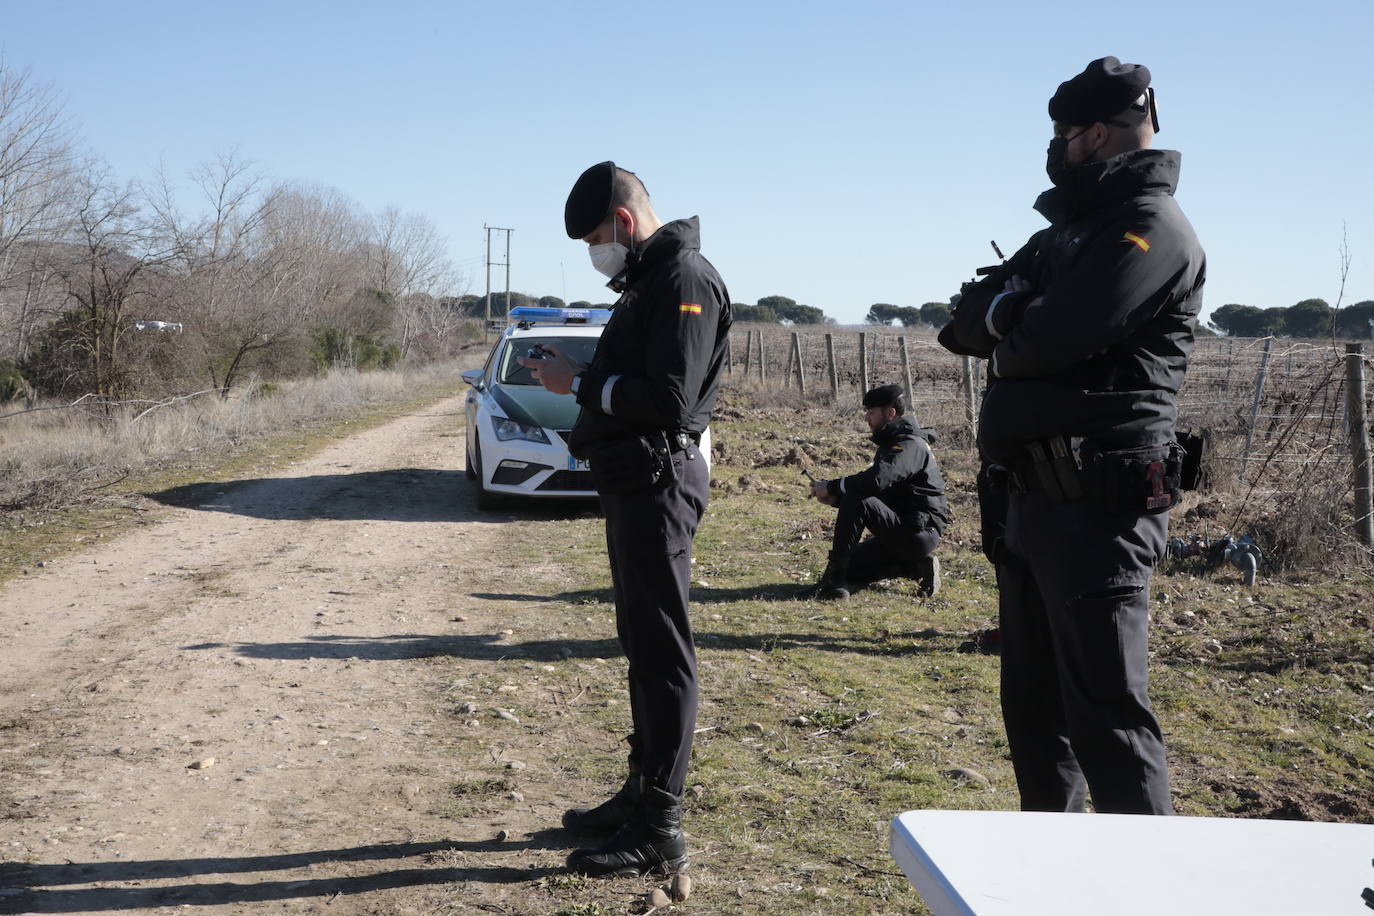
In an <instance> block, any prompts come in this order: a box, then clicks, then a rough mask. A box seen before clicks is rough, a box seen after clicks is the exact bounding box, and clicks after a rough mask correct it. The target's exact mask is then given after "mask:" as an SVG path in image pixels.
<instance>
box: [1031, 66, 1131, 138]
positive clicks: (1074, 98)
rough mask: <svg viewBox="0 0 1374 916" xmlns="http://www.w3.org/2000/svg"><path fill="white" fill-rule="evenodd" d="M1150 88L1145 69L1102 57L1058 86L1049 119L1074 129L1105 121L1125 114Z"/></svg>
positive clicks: (1051, 104) (1052, 100) (1051, 100)
mask: <svg viewBox="0 0 1374 916" xmlns="http://www.w3.org/2000/svg"><path fill="white" fill-rule="evenodd" d="M1149 86H1150V71H1149V69H1148V68H1147V67H1143V66H1141V65H1140V64H1123V63H1122V62H1121V61H1119V60H1117V59H1116V58H1115V57H1103V58H1100V59H1098V60H1095V61H1093V62H1092V63H1090V64H1088V66H1087V67H1085V68H1084V69H1083V72H1082V73H1080V74H1078V75H1077V76H1075V77H1074V78H1073V79H1071V80H1066V81H1064V82H1062V83H1060V84H1059V90H1058V91H1057V92H1055V94H1054V96H1053V97H1052V98H1051V99H1050V119H1051V120H1053V121H1056V122H1058V123H1060V124H1072V125H1074V126H1076V127H1081V126H1083V125H1085V124H1096V123H1097V122H1098V121H1107V120H1109V119H1111V118H1113V117H1115V116H1116V115H1119V114H1120V113H1121V112H1123V111H1125V110H1126V108H1128V107H1129V106H1130V105H1131V104H1132V103H1133V102H1135V101H1136V99H1139V98H1140V97H1141V96H1142V95H1144V93H1145V90H1146V89H1147V88H1149Z"/></svg>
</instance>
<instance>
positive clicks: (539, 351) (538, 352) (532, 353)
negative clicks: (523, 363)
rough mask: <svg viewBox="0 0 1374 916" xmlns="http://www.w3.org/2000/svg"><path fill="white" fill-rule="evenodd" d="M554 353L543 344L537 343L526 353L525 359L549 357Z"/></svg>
mask: <svg viewBox="0 0 1374 916" xmlns="http://www.w3.org/2000/svg"><path fill="white" fill-rule="evenodd" d="M552 355H553V354H551V353H550V352H549V351H548V350H545V349H544V345H543V344H535V345H534V346H532V347H530V349H529V351H528V352H527V353H526V354H525V359H548V358H549V357H550V356H552Z"/></svg>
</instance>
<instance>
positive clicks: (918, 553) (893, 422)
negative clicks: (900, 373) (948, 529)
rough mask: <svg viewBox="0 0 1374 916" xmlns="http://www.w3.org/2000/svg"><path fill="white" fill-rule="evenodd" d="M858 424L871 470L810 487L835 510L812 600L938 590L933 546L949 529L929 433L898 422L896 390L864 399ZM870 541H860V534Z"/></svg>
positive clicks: (900, 409) (883, 389)
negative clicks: (870, 448)
mask: <svg viewBox="0 0 1374 916" xmlns="http://www.w3.org/2000/svg"><path fill="white" fill-rule="evenodd" d="M863 405H864V422H865V423H867V424H868V429H869V432H871V433H872V434H873V442H874V444H876V445H877V446H878V450H877V452H875V453H874V455H873V465H872V466H871V467H869V468H868V469H867V470H864V471H861V472H859V473H858V474H850V475H849V476H848V477H839V478H836V479H835V480H812V482H811V495H812V496H813V497H814V498H815V499H817V500H818V501H820V502H822V503H825V504H826V505H827V506H836V507H838V508H839V510H840V511H839V513H838V514H837V515H836V516H835V535H834V539H833V541H832V543H831V548H830V560H829V562H828V563H827V564H826V567H825V572H824V573H823V574H822V575H821V580H820V581H819V582H818V583H816V586H815V588H814V589H813V594H814V595H815V596H816V597H819V598H823V599H827V600H830V599H837V598H848V597H849V590H850V586H855V585H865V584H867V583H869V582H876V581H878V580H879V579H897V578H913V579H917V580H918V581H919V582H920V583H921V586H920V587H921V591H922V593H924V594H926V595H933V594H935V593H936V592H937V591H939V589H940V560H939V558H938V557H936V556H935V545H937V544H939V543H940V535H941V534H942V533H943V532H944V530H945V526H946V525H948V524H949V504H948V503H947V502H946V501H945V482H944V480H943V479H942V478H941V477H940V466H939V464H938V463H937V462H936V461H935V455H934V454H933V453H932V452H931V450H930V445H931V443H932V442H934V441H935V430H933V429H923V428H922V427H921V426H919V425H918V424H917V423H916V422H915V420H914V419H912V418H910V417H907V416H904V414H905V413H906V410H905V405H904V404H903V403H902V389H901V388H899V387H898V386H896V385H882V386H880V387H877V388H874V389H873V390H872V391H869V392H868V393H866V394H865V395H864V399H863ZM865 528H867V529H868V530H869V532H871V533H872V535H873V536H872V537H870V538H868V539H867V540H865V541H863V542H862V543H861V542H860V541H859V538H860V537H862V536H863V532H864V529H865Z"/></svg>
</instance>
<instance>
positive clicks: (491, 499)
mask: <svg viewBox="0 0 1374 916" xmlns="http://www.w3.org/2000/svg"><path fill="white" fill-rule="evenodd" d="M468 456H469V465H470V466H471V468H472V479H473V480H475V481H476V482H477V508H478V509H482V510H488V509H496V508H499V507H500V506H501V503H502V501H503V500H502V498H501V496H499V495H497V494H496V493H492V492H491V491H490V490H488V489H487V487H486V484H485V483H484V481H483V478H482V440H481V439H480V438H479V437H478V435H477V433H475V432H474V433H473V434H472V450H471V451H470V452H468Z"/></svg>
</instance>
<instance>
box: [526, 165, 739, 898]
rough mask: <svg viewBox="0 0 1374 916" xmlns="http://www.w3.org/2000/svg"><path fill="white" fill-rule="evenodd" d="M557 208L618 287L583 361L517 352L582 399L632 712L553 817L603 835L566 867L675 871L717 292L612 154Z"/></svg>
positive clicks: (718, 357)
mask: <svg viewBox="0 0 1374 916" xmlns="http://www.w3.org/2000/svg"><path fill="white" fill-rule="evenodd" d="M563 216H564V222H565V224H566V228H567V231H568V237H569V238H574V239H582V240H583V241H585V242H586V243H587V244H588V245H589V246H591V247H590V255H591V260H592V265H593V266H594V267H595V268H596V269H597V270H598V271H600V272H601V273H603V274H606V275H607V276H609V277H610V278H611V282H610V284H609V286H610V287H611V288H612V289H613V290H615V291H617V292H619V293H620V294H621V295H620V300H619V301H618V302H617V303H616V305H615V310H614V312H613V313H612V315H611V320H610V322H609V323H608V324H607V325H606V328H605V330H604V331H603V332H602V335H601V340H600V342H599V343H598V344H597V348H596V354H595V355H594V356H593V358H592V362H591V365H590V366H583V365H581V364H579V363H577V362H575V361H573V360H572V359H570V358H569V357H567V356H566V355H565V354H563V353H562V352H560V351H559V350H558V349H557V348H556V347H551V346H547V345H546V346H545V349H546V350H547V351H550V352H551V353H552V354H553V355H552V356H551V357H550V358H548V359H545V360H530V359H521V360H520V362H521V364H522V365H524V366H527V367H529V368H531V369H533V370H535V373H534V374H535V377H536V378H537V379H538V380H539V381H540V383H541V384H543V386H544V387H545V388H547V389H548V390H550V391H553V392H555V393H559V394H566V393H568V392H569V391H571V392H572V393H573V394H574V395H575V396H576V398H577V402H578V403H579V404H580V405H581V406H582V412H581V414H580V415H579V416H578V419H577V423H576V424H575V425H574V426H573V430H572V433H571V435H570V437H569V441H568V448H569V451H570V452H571V453H572V454H573V455H574V456H575V457H578V458H586V459H588V460H589V461H590V465H591V472H592V478H593V480H594V481H595V483H596V487H597V490H598V492H599V493H600V496H601V507H602V510H603V512H604V514H605V517H606V552H607V555H608V557H609V559H610V566H611V581H612V583H613V584H614V588H615V613H616V632H617V634H618V635H619V637H620V644H621V646H622V648H623V649H624V651H625V657H626V658H627V659H628V660H629V668H630V670H629V682H630V683H629V686H630V710H631V715H632V718H633V723H634V733H633V734H632V735H631V736H630V739H629V740H630V747H631V750H630V775H629V778H628V779H627V780H626V782H625V784H624V786H623V787H622V788H621V789H620V791H619V792H617V793H616V794H615V795H614V796H612V797H611V798H610V799H609V800H608V801H606V802H603V803H602V804H600V805H598V806H597V807H595V808H575V809H573V810H571V811H568V812H567V813H565V814H564V816H563V824H564V826H565V827H568V828H569V829H572V830H577V831H582V832H602V833H609V834H610V836H609V838H607V839H606V840H605V841H604V842H603V843H602V844H601V845H599V846H596V847H592V848H588V849H578V850H575V851H574V852H573V853H572V854H571V855H570V856H569V857H568V867H569V868H570V869H572V870H574V871H578V872H583V873H586V874H589V875H599V876H613V875H638V874H643V873H645V872H649V871H677V870H678V869H680V868H682V867H683V866H685V865H686V864H687V845H686V839H685V838H684V836H683V833H682V791H683V786H684V784H685V781H686V778H687V761H688V759H689V758H690V756H691V752H692V733H693V729H694V727H695V725H696V712H697V669H696V652H695V649H694V647H693V644H692V628H691V624H690V622H689V621H688V617H687V588H688V582H689V575H690V572H691V561H692V539H693V537H694V536H695V535H696V530H697V524H698V523H699V522H700V521H701V515H702V512H704V511H705V509H706V498H707V490H708V488H709V485H710V474H709V471H708V469H707V467H706V459H705V458H704V457H703V456H702V455H701V453H700V452H699V451H698V444H699V443H700V441H701V434H702V432H704V431H705V429H706V427H707V424H708V423H709V422H710V419H711V410H712V409H713V408H714V406H715V402H716V389H717V388H718V386H719V385H720V375H721V370H722V368H723V367H724V365H725V345H726V338H727V336H728V334H729V331H730V295H729V293H728V292H726V289H725V284H724V282H723V281H722V280H721V278H720V274H718V273H716V269H715V268H714V267H712V266H711V263H710V262H709V261H707V260H706V259H705V258H704V257H702V256H701V251H700V238H699V234H698V229H697V219H696V217H692V218H691V219H683V220H675V221H673V222H670V223H666V224H664V223H661V222H660V221H659V219H658V217H657V216H656V215H655V214H654V210H653V207H652V206H651V205H650V203H649V195H648V192H647V191H646V190H645V189H644V185H643V184H642V183H641V182H640V180H639V179H638V178H637V177H635V174H634V173H633V172H627V171H626V170H625V169H622V168H618V167H617V166H616V165H615V163H613V162H602V163H600V164H598V165H594V166H592V167H591V168H589V169H587V171H585V172H583V173H582V176H581V177H580V178H578V179H577V183H576V184H574V185H573V189H572V192H571V193H570V194H569V195H568V202H567V205H566V207H565V208H564V213H563Z"/></svg>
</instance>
